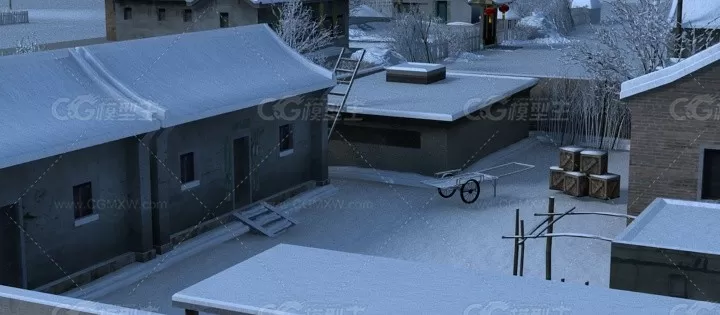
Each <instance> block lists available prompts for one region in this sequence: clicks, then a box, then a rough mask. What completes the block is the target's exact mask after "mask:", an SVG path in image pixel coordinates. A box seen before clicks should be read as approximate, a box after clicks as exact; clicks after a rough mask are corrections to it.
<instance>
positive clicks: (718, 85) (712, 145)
mask: <svg viewBox="0 0 720 315" xmlns="http://www.w3.org/2000/svg"><path fill="white" fill-rule="evenodd" d="M718 60H720V45H714V46H712V47H710V48H708V49H706V50H704V51H702V52H700V53H698V54H696V55H694V56H692V57H690V58H687V59H684V60H682V61H681V62H679V63H677V64H675V65H673V66H670V67H667V68H665V69H662V70H659V71H656V72H653V73H650V74H648V75H644V76H641V77H639V78H636V79H633V80H630V81H627V82H624V83H623V84H622V91H621V93H620V96H621V98H622V99H624V100H626V101H627V102H629V106H630V110H631V114H632V121H631V126H632V127H631V128H632V129H631V137H632V144H631V147H630V177H629V180H630V183H629V188H628V189H629V191H628V200H629V203H628V214H631V215H636V214H638V213H640V212H642V210H643V209H645V207H647V206H648V205H649V204H650V202H652V201H653V200H655V198H672V199H683V200H720V100H719V99H718V96H720V94H718V93H720V62H718Z"/></svg>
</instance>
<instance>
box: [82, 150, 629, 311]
mask: <svg viewBox="0 0 720 315" xmlns="http://www.w3.org/2000/svg"><path fill="white" fill-rule="evenodd" d="M558 158H559V153H558V150H557V148H556V147H555V146H553V145H552V144H548V143H542V142H540V141H538V140H535V139H527V140H524V141H522V142H520V143H518V144H515V145H513V146H511V147H508V148H506V149H505V150H503V151H500V152H497V153H496V154H493V155H491V156H488V157H487V158H485V159H483V160H482V161H480V162H479V163H476V164H475V165H472V166H471V167H470V168H469V169H468V170H480V169H484V168H488V167H492V166H495V165H499V164H503V163H507V162H520V163H527V164H531V165H535V166H536V167H535V168H534V169H531V170H529V171H526V172H524V173H519V174H515V175H511V176H508V177H506V178H502V179H501V180H500V182H499V184H498V191H497V197H495V198H493V197H492V190H491V189H488V188H490V186H489V185H487V184H485V185H484V186H483V189H484V190H483V191H482V192H481V196H480V198H479V199H478V201H477V202H476V203H474V204H471V205H467V204H464V203H463V202H462V201H461V200H460V198H459V196H457V195H456V196H453V198H450V199H443V198H441V197H439V196H438V194H437V193H436V191H435V190H434V189H432V188H425V187H421V186H420V185H419V184H418V183H417V181H416V180H415V179H417V176H419V175H414V176H415V177H413V175H410V174H398V173H391V172H383V171H379V170H372V169H348V168H334V169H333V171H332V174H333V181H332V182H333V185H334V186H335V187H337V189H338V190H337V192H336V193H335V194H333V195H331V196H330V197H328V198H326V199H324V200H322V201H320V202H316V203H314V204H310V205H307V207H305V209H304V210H302V211H300V212H298V213H296V214H295V215H294V218H295V219H296V220H297V221H299V224H298V225H297V226H294V227H292V228H290V229H289V230H288V231H287V232H285V233H283V234H282V235H280V236H278V237H276V238H268V237H265V236H260V235H256V234H245V235H242V236H240V237H238V238H236V239H233V240H230V241H227V242H224V243H222V244H219V245H217V246H215V247H213V248H210V249H207V250H205V251H203V252H201V253H198V254H196V255H194V256H191V257H188V258H186V259H184V260H183V261H180V262H178V263H175V264H173V265H171V266H167V268H165V269H163V270H161V271H159V272H156V273H153V274H152V275H150V276H149V277H147V278H146V279H143V280H142V281H137V282H136V283H134V284H132V285H129V286H127V287H124V288H121V289H118V290H117V291H115V292H112V293H110V294H107V295H105V296H103V297H99V298H95V299H94V300H96V301H98V302H103V303H109V304H115V305H121V306H126V307H135V308H145V309H151V310H156V311H159V312H161V313H167V314H182V310H180V309H175V308H173V307H172V306H171V296H172V295H173V294H174V293H176V292H178V291H180V290H182V289H184V288H186V287H188V286H190V285H193V284H195V283H197V282H199V281H201V280H203V279H205V278H207V277H210V276H212V275H214V274H216V273H218V272H220V271H222V270H224V269H226V268H228V267H230V266H233V265H235V264H237V263H240V262H242V261H244V260H246V259H248V258H250V257H252V256H254V255H256V254H258V253H260V252H262V251H264V250H267V249H269V248H271V247H273V246H275V245H277V244H279V243H287V244H294V245H301V246H310V247H318V248H324V249H330V250H338V251H345V252H353V253H360V254H367V255H377V256H384V257H391V258H399V259H404V260H411V261H420V262H428V263H439V264H446V265H450V266H456V267H463V268H469V269H475V270H479V271H485V272H493V273H497V274H507V275H510V274H512V256H513V245H512V241H511V240H504V239H501V236H503V235H511V234H513V217H514V212H515V211H514V210H515V209H516V208H519V209H520V210H521V216H522V219H524V220H526V230H528V231H529V230H530V229H531V227H533V226H534V225H535V223H536V222H538V221H539V220H541V219H540V218H539V217H534V216H533V213H535V212H545V211H546V210H547V199H548V197H549V196H555V197H556V211H565V210H567V209H569V208H571V207H577V209H578V211H603V212H615V213H624V212H625V211H626V200H627V197H626V195H627V171H628V153H627V152H619V151H618V152H611V153H610V157H609V160H610V172H613V173H617V174H620V175H621V176H622V186H621V187H622V188H621V189H622V190H621V195H622V197H621V198H619V199H616V200H611V201H600V200H594V199H590V198H573V197H569V196H566V195H563V194H559V193H556V192H554V191H550V190H548V182H549V179H548V176H549V170H548V168H549V167H550V166H554V165H557V163H558ZM358 174H359V175H358ZM363 174H364V175H363ZM373 174H374V175H375V176H376V180H378V181H379V182H378V181H366V180H354V179H348V178H358V177H362V176H364V177H366V178H367V177H368V176H373ZM378 176H382V177H384V179H379V178H378ZM383 180H384V181H387V182H393V183H394V184H388V183H385V182H382V181H383ZM404 183H407V184H408V185H405V184H404ZM415 186H418V187H415ZM624 227H625V220H624V219H620V218H612V217H595V216H569V217H566V218H564V219H562V220H561V221H559V223H557V225H556V229H555V232H577V233H587V234H597V235H601V236H606V237H614V236H616V235H617V234H619V233H620V232H621V231H622V230H623V229H624ZM544 244H545V242H544V241H542V240H539V239H538V240H529V241H528V244H527V247H526V257H525V276H526V277H533V278H544V276H545V274H544V272H545V266H544V261H545V260H544V259H545V258H544V257H545V256H544V252H545V246H544ZM553 246H554V247H553V278H554V280H558V279H560V278H565V279H566V281H567V282H580V283H582V282H585V281H589V282H590V285H592V286H602V287H607V286H608V279H609V266H610V244H608V243H605V242H603V241H597V240H588V239H570V238H559V239H557V240H555V241H554V245H553ZM170 253H172V252H170ZM170 253H169V254H170ZM156 260H157V259H156ZM157 263H158V262H157V261H150V262H147V263H146V264H150V265H153V267H156V266H155V264H157ZM148 267H149V265H148ZM98 281H100V282H101V281H103V279H100V280H98ZM237 283H238V285H242V283H243V280H242V279H237Z"/></svg>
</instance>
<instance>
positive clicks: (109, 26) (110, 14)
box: [105, 0, 117, 41]
mask: <svg viewBox="0 0 720 315" xmlns="http://www.w3.org/2000/svg"><path fill="white" fill-rule="evenodd" d="M105 37H107V40H109V41H116V40H117V31H116V27H115V0H105Z"/></svg>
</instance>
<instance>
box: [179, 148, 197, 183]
mask: <svg viewBox="0 0 720 315" xmlns="http://www.w3.org/2000/svg"><path fill="white" fill-rule="evenodd" d="M193 181H195V156H194V154H193V153H192V152H190V153H185V154H183V155H180V182H181V183H183V184H187V183H189V182H193Z"/></svg>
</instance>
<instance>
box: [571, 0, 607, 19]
mask: <svg viewBox="0 0 720 315" xmlns="http://www.w3.org/2000/svg"><path fill="white" fill-rule="evenodd" d="M601 9H602V3H601V1H600V0H572V5H571V9H570V12H571V14H572V18H573V22H574V23H575V25H582V24H599V23H600V18H601V14H600V13H601Z"/></svg>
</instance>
